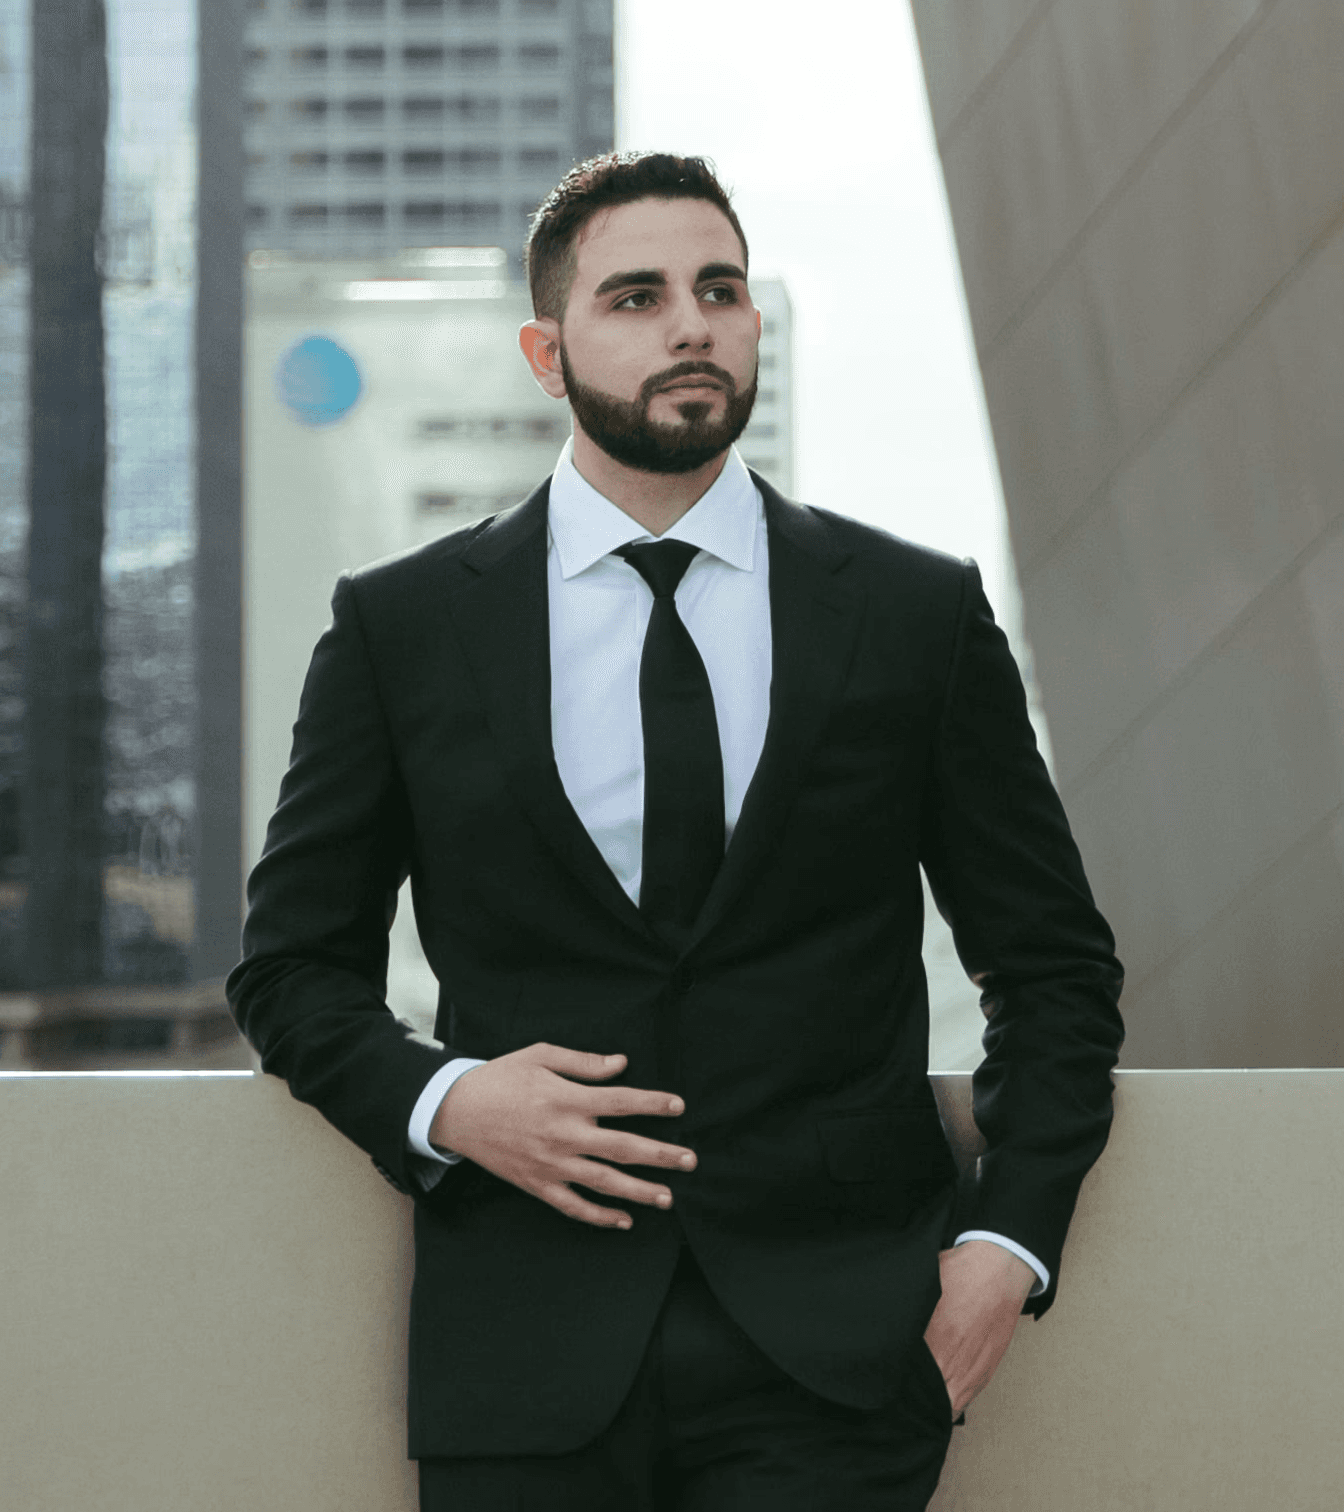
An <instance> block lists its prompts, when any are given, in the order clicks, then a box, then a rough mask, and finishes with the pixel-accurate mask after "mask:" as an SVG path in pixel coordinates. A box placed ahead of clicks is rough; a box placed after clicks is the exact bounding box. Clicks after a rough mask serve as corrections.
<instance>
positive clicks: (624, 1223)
mask: <svg viewBox="0 0 1344 1512" xmlns="http://www.w3.org/2000/svg"><path fill="white" fill-rule="evenodd" d="M630 1223H631V1220H630V1219H629V1218H618V1219H617V1220H616V1227H617V1228H619V1229H628V1228H629V1227H630Z"/></svg>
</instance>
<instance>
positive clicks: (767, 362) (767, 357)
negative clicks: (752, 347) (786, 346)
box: [756, 352, 775, 372]
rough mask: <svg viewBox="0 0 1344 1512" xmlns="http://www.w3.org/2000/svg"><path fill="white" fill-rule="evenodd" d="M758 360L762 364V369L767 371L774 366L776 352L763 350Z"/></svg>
mask: <svg viewBox="0 0 1344 1512" xmlns="http://www.w3.org/2000/svg"><path fill="white" fill-rule="evenodd" d="M756 361H757V363H758V364H759V365H760V368H761V371H762V372H766V371H768V370H769V369H770V368H773V367H774V365H775V354H774V353H773V352H762V353H761V354H760V356H759V357H757V359H756Z"/></svg>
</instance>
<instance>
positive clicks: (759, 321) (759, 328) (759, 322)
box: [756, 310, 761, 341]
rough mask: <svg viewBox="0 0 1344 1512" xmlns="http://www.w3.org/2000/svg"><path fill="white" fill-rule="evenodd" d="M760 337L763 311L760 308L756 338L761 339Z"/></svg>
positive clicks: (757, 313) (757, 315) (757, 312)
mask: <svg viewBox="0 0 1344 1512" xmlns="http://www.w3.org/2000/svg"><path fill="white" fill-rule="evenodd" d="M760 339H761V312H760V311H759V310H757V311H756V340H757V341H759V340H760Z"/></svg>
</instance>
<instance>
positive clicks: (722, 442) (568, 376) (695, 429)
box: [560, 346, 756, 473]
mask: <svg viewBox="0 0 1344 1512" xmlns="http://www.w3.org/2000/svg"><path fill="white" fill-rule="evenodd" d="M560 370H561V372H562V373H563V374H564V377H565V393H566V396H567V397H568V399H569V405H570V408H571V409H572V410H573V411H574V419H575V420H576V421H577V423H578V424H579V425H580V426H581V427H582V428H583V430H584V431H585V432H586V433H587V435H588V436H589V437H590V438H591V439H592V440H593V441H594V442H595V443H596V444H597V445H598V446H600V447H601V448H602V450H603V451H604V452H606V454H607V455H608V456H609V457H612V458H614V459H615V460H616V461H617V462H621V463H624V464H625V466H626V467H633V468H634V469H635V470H636V471H637V472H648V473H688V472H694V471H695V469H696V468H697V467H703V466H704V465H705V463H706V462H712V461H713V460H714V458H715V457H717V456H719V455H720V454H721V453H722V452H725V451H727V450H728V448H729V447H730V446H731V445H732V444H733V442H734V441H736V440H737V438H738V437H739V436H740V435H741V434H742V432H743V431H744V430H746V428H747V421H748V420H750V419H751V410H752V406H753V405H754V404H755V403H756V375H755V374H754V373H753V374H752V378H751V383H750V385H749V386H748V387H747V388H744V389H743V390H742V391H741V392H740V393H739V392H738V388H737V383H736V381H735V380H734V378H733V376H732V374H731V373H728V372H726V371H725V370H724V369H723V368H721V367H716V366H715V365H714V364H713V363H712V362H694V361H688V362H679V363H677V365H676V366H675V367H670V368H667V369H665V370H664V371H663V372H661V373H655V374H654V375H653V376H652V377H651V378H647V379H645V381H644V383H643V384H642V385H641V387H640V391H639V397H638V398H637V399H633V400H631V399H618V398H616V396H615V395H614V394H607V393H603V391H602V390H601V389H596V388H590V387H589V386H588V385H587V384H586V383H584V382H583V381H582V380H581V379H579V378H577V377H576V376H575V374H574V370H573V368H571V367H570V365H569V362H568V360H567V358H566V355H565V349H564V347H563V346H562V347H561V348H560ZM695 373H703V374H705V375H706V376H707V377H710V378H713V379H714V381H715V382H716V383H718V384H719V385H720V386H721V387H722V389H723V391H724V394H725V396H726V400H727V402H726V403H725V404H724V407H723V414H722V415H721V416H720V417H719V418H718V419H717V420H713V419H711V418H710V416H711V414H712V413H713V409H714V406H713V404H712V403H710V402H708V401H706V400H704V399H688V400H687V401H686V402H685V403H684V404H679V405H678V406H677V413H678V414H679V415H680V416H681V418H682V424H680V425H666V424H663V423H662V422H660V421H657V420H651V419H650V418H649V405H650V404H651V403H652V402H653V397H654V395H655V394H658V393H660V392H661V391H662V390H663V389H665V388H666V387H667V385H668V384H669V383H674V382H675V381H676V380H677V379H678V378H688V377H690V376H691V375H692V374H695Z"/></svg>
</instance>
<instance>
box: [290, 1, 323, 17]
mask: <svg viewBox="0 0 1344 1512" xmlns="http://www.w3.org/2000/svg"><path fill="white" fill-rule="evenodd" d="M289 8H290V10H292V11H293V12H294V14H295V15H296V16H325V15H326V13H327V0H289Z"/></svg>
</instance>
